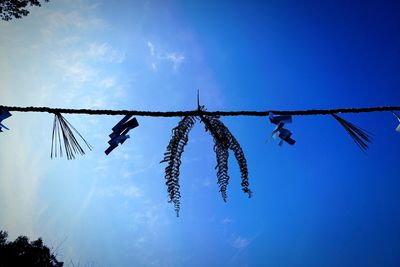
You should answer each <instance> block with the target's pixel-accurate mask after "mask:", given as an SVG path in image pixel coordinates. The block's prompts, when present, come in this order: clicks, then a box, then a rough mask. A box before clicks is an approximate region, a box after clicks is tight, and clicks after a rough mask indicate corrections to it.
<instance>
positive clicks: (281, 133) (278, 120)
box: [269, 112, 296, 146]
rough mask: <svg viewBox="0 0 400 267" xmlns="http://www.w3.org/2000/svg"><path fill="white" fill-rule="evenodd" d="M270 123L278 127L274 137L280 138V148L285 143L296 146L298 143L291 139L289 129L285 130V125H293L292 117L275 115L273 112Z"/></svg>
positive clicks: (273, 134) (273, 132) (274, 131)
mask: <svg viewBox="0 0 400 267" xmlns="http://www.w3.org/2000/svg"><path fill="white" fill-rule="evenodd" d="M269 121H270V122H271V123H273V124H275V125H276V127H275V129H274V130H273V131H272V137H274V138H275V139H276V138H280V139H281V140H280V141H279V146H282V144H283V142H284V141H285V142H286V143H288V144H289V145H291V146H292V145H294V144H295V143H296V141H295V140H293V139H292V138H291V136H292V132H291V131H289V130H288V129H285V128H283V126H285V123H292V116H291V115H274V114H273V113H272V112H271V113H270V114H269Z"/></svg>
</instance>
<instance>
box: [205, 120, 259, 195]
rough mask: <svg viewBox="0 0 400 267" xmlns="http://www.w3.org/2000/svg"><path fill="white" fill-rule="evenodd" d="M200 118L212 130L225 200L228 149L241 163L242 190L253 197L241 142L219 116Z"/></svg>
mask: <svg viewBox="0 0 400 267" xmlns="http://www.w3.org/2000/svg"><path fill="white" fill-rule="evenodd" d="M200 118H201V121H202V122H203V123H204V125H205V128H206V131H210V134H211V135H212V137H213V138H214V151H215V155H216V157H217V166H216V167H215V168H216V169H218V171H217V177H218V184H219V186H220V192H221V194H222V198H223V200H224V201H225V202H226V199H227V193H226V188H227V186H228V183H229V175H228V157H229V152H228V149H230V150H232V151H233V153H234V155H235V158H236V161H237V162H238V164H239V168H240V173H241V178H242V183H241V185H242V190H243V192H245V193H247V194H248V195H249V197H251V190H250V189H249V172H248V169H247V161H246V158H245V156H244V153H243V150H242V148H241V146H240V144H239V142H238V141H237V140H236V138H235V137H234V136H233V135H232V133H231V132H230V131H229V129H228V128H227V127H226V126H225V124H224V123H223V122H222V121H221V120H220V119H219V117H218V116H201V117H200Z"/></svg>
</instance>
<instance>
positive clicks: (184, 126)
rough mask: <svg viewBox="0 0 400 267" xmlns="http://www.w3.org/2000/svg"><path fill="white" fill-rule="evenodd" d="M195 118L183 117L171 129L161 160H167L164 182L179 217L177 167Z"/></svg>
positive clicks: (179, 195)
mask: <svg viewBox="0 0 400 267" xmlns="http://www.w3.org/2000/svg"><path fill="white" fill-rule="evenodd" d="M195 122H196V118H195V117H192V116H186V117H183V118H182V120H181V121H180V122H179V123H178V126H176V127H175V128H174V129H173V130H172V137H171V140H170V141H169V144H168V146H167V151H166V152H165V153H164V159H163V160H162V161H161V162H167V163H168V165H167V167H165V179H166V182H165V184H166V185H167V187H168V194H169V202H173V203H174V207H175V212H176V216H177V217H179V210H180V197H181V194H180V190H179V188H180V186H179V168H180V165H181V163H182V162H181V156H182V153H183V151H184V148H185V146H186V144H187V142H188V140H189V132H190V130H191V129H192V128H193V125H194V124H195Z"/></svg>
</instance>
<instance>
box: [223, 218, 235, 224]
mask: <svg viewBox="0 0 400 267" xmlns="http://www.w3.org/2000/svg"><path fill="white" fill-rule="evenodd" d="M234 222H235V221H234V220H232V219H231V218H229V217H225V218H223V219H222V220H221V223H222V224H231V223H234Z"/></svg>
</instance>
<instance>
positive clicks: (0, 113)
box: [0, 110, 11, 132]
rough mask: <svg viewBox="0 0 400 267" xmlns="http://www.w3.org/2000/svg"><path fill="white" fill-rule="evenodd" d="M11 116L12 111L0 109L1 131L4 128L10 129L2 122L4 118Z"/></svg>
mask: <svg viewBox="0 0 400 267" xmlns="http://www.w3.org/2000/svg"><path fill="white" fill-rule="evenodd" d="M9 117H11V113H10V112H9V111H7V110H0V132H2V131H3V129H6V130H10V129H8V128H7V127H6V126H5V125H4V124H2V122H3V120H5V119H7V118H9Z"/></svg>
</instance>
